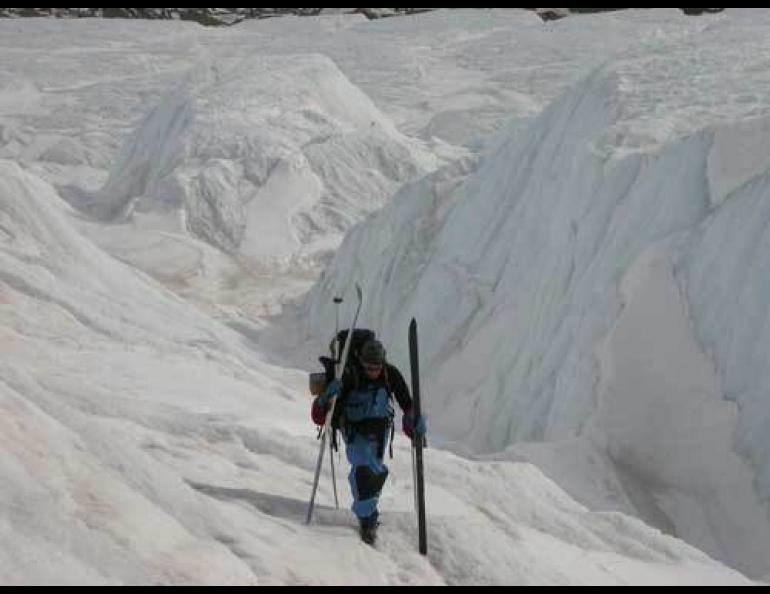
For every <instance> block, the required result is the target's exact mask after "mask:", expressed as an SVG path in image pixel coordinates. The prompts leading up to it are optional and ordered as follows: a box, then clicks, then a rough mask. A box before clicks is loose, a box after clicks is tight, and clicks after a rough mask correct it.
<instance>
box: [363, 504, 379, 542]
mask: <svg viewBox="0 0 770 594" xmlns="http://www.w3.org/2000/svg"><path fill="white" fill-rule="evenodd" d="M359 522H360V524H361V526H360V532H361V540H363V541H364V542H365V543H366V544H368V545H373V544H374V542H375V541H376V540H377V526H379V525H380V523H379V522H378V521H377V513H376V512H375V513H374V514H372V515H371V516H369V517H368V518H360V519H359Z"/></svg>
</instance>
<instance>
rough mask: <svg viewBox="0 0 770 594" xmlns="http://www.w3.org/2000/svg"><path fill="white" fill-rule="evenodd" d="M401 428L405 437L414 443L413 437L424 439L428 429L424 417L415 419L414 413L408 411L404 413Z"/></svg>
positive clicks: (410, 410)
mask: <svg viewBox="0 0 770 594" xmlns="http://www.w3.org/2000/svg"><path fill="white" fill-rule="evenodd" d="M402 427H403V429H404V433H406V436H407V437H408V438H409V439H411V440H413V441H414V438H415V436H417V437H424V436H425V434H426V433H427V432H428V427H427V425H426V423H425V417H423V416H419V417H417V418H416V419H415V416H414V412H413V411H412V409H409V410H408V411H406V412H405V413H404V419H403V422H402Z"/></svg>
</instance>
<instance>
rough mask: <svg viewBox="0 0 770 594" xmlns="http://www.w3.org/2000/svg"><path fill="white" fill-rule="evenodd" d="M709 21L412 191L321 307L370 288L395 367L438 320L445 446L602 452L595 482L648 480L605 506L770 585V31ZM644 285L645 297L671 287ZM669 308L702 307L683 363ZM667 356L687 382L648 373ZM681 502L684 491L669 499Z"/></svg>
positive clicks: (355, 247)
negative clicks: (766, 357)
mask: <svg viewBox="0 0 770 594" xmlns="http://www.w3.org/2000/svg"><path fill="white" fill-rule="evenodd" d="M622 18H623V17H621V19H622ZM573 22H574V21H573ZM698 23H699V26H698V27H697V28H686V27H685V28H683V29H681V30H680V31H679V33H678V34H675V35H666V34H664V33H663V30H661V31H660V35H658V36H657V38H655V39H654V40H651V39H648V38H643V39H641V40H640V41H638V42H637V43H636V44H632V45H630V46H628V47H626V48H625V49H623V50H622V51H620V52H618V54H617V55H615V56H613V58H612V59H611V60H608V62H607V63H606V64H605V65H603V66H601V67H599V68H596V69H594V70H592V71H591V72H589V73H587V74H586V76H585V78H584V79H583V80H582V81H580V82H578V83H577V84H575V85H574V86H573V87H572V88H570V89H569V90H567V91H566V92H564V93H563V94H562V95H561V96H560V97H559V98H557V99H556V100H555V101H554V102H553V103H551V104H550V105H549V106H548V107H547V108H546V109H545V110H543V112H542V113H541V114H540V115H539V116H537V117H536V118H535V119H534V120H533V121H532V122H531V123H530V124H529V125H527V126H523V127H522V126H519V125H514V126H512V127H511V128H510V129H509V131H508V133H507V134H499V135H498V138H497V144H492V145H489V150H488V151H487V152H486V154H485V155H484V157H483V158H482V159H481V160H480V162H479V164H478V165H466V166H454V167H453V168H448V169H445V170H442V171H439V172H438V173H436V174H435V175H433V176H430V177H428V178H426V179H425V180H421V181H420V182H418V183H417V184H414V185H411V186H409V187H408V188H406V189H404V190H403V191H402V192H401V193H400V194H399V195H398V196H397V197H396V198H395V199H394V200H393V201H392V203H391V204H389V205H388V207H386V208H385V209H384V210H383V211H381V212H380V213H377V214H376V215H374V216H372V217H370V218H369V219H367V221H365V223H364V224H362V225H360V226H359V227H357V228H356V229H354V230H353V232H352V233H351V234H350V235H349V236H348V237H347V238H346V242H345V244H344V245H343V247H342V248H341V250H340V252H339V253H338V254H337V256H336V257H335V260H334V261H333V262H332V264H331V266H330V269H329V270H328V272H327V275H326V276H325V277H324V278H323V279H322V281H321V282H320V283H319V284H318V286H317V287H316V288H315V289H314V292H313V293H312V294H311V296H310V298H309V299H308V302H307V310H306V311H307V312H308V316H309V319H310V327H311V328H312V330H311V332H315V333H319V334H321V333H322V332H323V328H324V324H325V322H324V320H326V319H329V316H330V315H332V312H333V310H332V307H333V306H332V305H331V296H332V295H333V294H335V293H338V292H343V291H344V290H345V289H346V288H347V287H349V286H350V284H351V283H352V281H353V280H354V279H355V280H357V281H359V282H363V283H364V286H365V289H366V292H367V294H370V295H375V297H373V298H372V299H371V300H370V302H369V307H368V309H367V310H366V311H365V323H367V324H370V325H372V326H374V327H375V328H378V329H382V331H383V334H384V336H385V338H386V339H387V341H388V342H389V343H392V344H393V345H394V347H393V348H394V350H395V351H396V352H398V351H399V350H400V349H402V348H403V347H402V346H401V344H402V343H403V340H402V338H401V336H400V335H399V332H403V329H404V328H405V327H406V324H407V322H408V319H409V318H410V317H411V316H413V315H415V316H417V317H418V319H419V320H420V322H421V324H422V327H423V328H424V331H423V334H425V335H426V336H425V338H424V339H423V343H424V344H425V347H424V348H425V359H426V364H425V373H426V376H427V380H426V381H427V382H428V383H429V385H430V396H431V397H430V399H428V403H427V405H426V406H427V407H428V410H429V412H430V413H432V420H433V425H432V426H433V427H434V428H435V429H436V431H437V432H438V433H439V434H440V435H441V437H442V438H444V439H446V440H447V444H449V443H452V444H453V447H454V448H456V449H458V450H459V451H466V452H477V453H494V452H502V451H503V450H505V449H506V448H508V447H509V446H511V445H512V444H515V443H518V442H529V441H541V442H564V441H568V440H572V439H574V438H577V437H579V436H580V437H581V438H584V439H586V440H589V441H591V442H592V443H599V444H601V445H600V446H599V449H598V453H599V455H601V456H604V457H605V458H607V460H605V463H604V464H603V465H602V469H601V471H597V474H596V480H597V481H598V480H601V478H602V476H603V475H602V474H601V473H602V472H605V471H606V469H608V468H609V469H610V470H609V472H610V473H613V472H616V471H617V472H622V471H623V469H626V470H628V467H630V468H631V471H632V474H634V473H635V474H636V475H637V476H636V478H637V479H638V480H637V481H636V482H635V483H634V484H633V485H631V484H629V485H626V487H625V489H626V490H627V491H629V492H633V493H632V494H628V493H626V494H624V495H621V496H616V497H614V498H613V497H610V498H609V500H608V498H607V497H603V496H596V497H594V496H593V495H595V493H593V494H591V493H589V492H588V491H590V489H589V490H585V489H581V492H582V496H583V500H584V501H585V502H586V503H588V504H590V505H598V506H606V505H609V506H614V508H615V509H624V510H626V511H628V510H634V509H635V510H636V513H638V514H640V515H641V516H642V517H645V519H647V520H648V521H650V522H652V523H654V524H655V525H658V526H660V527H661V528H665V529H667V530H669V531H671V532H672V533H674V534H677V535H681V536H683V537H685V538H687V539H688V540H689V541H690V542H692V543H694V544H696V545H698V546H700V547H703V548H704V549H705V550H707V551H709V552H710V553H711V554H713V555H716V556H717V557H719V558H722V559H725V560H727V561H729V562H730V563H732V564H734V565H735V566H738V567H741V568H742V569H744V570H745V571H749V572H750V573H751V574H753V575H758V576H759V575H764V574H766V573H767V572H768V570H770V558H769V557H768V556H767V553H766V551H768V550H770V549H769V548H768V544H770V543H769V542H768V536H770V532H768V529H769V528H770V526H768V519H767V509H766V503H767V499H768V497H770V491H769V490H768V482H767V476H768V469H770V457H768V455H767V452H768V450H767V444H768V441H767V439H766V435H767V431H766V429H767V419H768V415H767V412H768V410H770V409H767V406H766V404H764V400H765V399H764V397H763V395H764V392H765V387H766V386H767V381H766V378H765V373H766V372H765V366H764V365H763V364H762V363H761V357H762V354H761V353H763V352H764V351H765V350H766V348H765V346H766V345H768V343H767V336H766V333H765V332H764V329H765V327H766V324H765V323H764V320H765V319H766V313H767V311H766V310H767V304H768V303H770V293H768V291H767V286H766V282H765V275H763V274H762V271H763V270H765V269H766V267H767V262H766V259H767V258H766V256H765V254H766V253H767V250H763V249H762V245H763V241H764V236H765V234H766V229H767V226H768V220H767V217H766V216H765V211H766V208H765V203H766V202H767V196H766V192H767V191H768V186H767V184H766V176H767V166H768V162H767V159H766V156H764V152H763V151H762V148H763V147H764V146H766V143H767V137H766V130H767V127H766V125H765V120H766V118H767V112H768V106H769V105H770V104H768V103H767V101H766V100H765V99H763V97H766V94H765V91H766V90H767V88H768V87H767V82H766V80H765V79H764V77H763V75H762V74H761V72H762V70H761V64H762V63H763V60H764V59H765V56H767V55H768V48H767V47H766V41H765V40H766V35H764V34H763V33H762V32H763V31H766V30H767V27H768V25H770V23H769V22H768V13H766V12H759V13H757V12H752V11H748V12H735V13H729V14H728V15H726V16H725V17H724V18H723V17H719V18H715V19H710V18H709V19H706V20H703V21H698ZM554 33H556V31H555V32H554ZM682 81H687V84H683V83H682ZM469 170H470V172H469ZM650 250H661V251H662V253H663V254H664V255H663V256H661V258H662V259H663V261H664V262H666V261H668V262H669V264H667V265H668V266H670V267H671V269H672V273H671V280H670V281H669V282H668V283H663V284H668V285H669V286H668V289H667V290H668V291H673V292H674V293H673V294H672V295H673V296H670V297H668V298H667V301H666V305H665V307H663V306H661V307H660V308H659V309H655V308H653V307H652V306H651V305H650V306H649V308H648V309H647V310H646V311H645V313H643V314H640V315H642V316H643V322H636V323H635V324H634V326H633V327H634V328H635V329H636V330H637V333H636V334H635V335H633V337H631V338H626V339H624V341H623V342H622V343H621V344H622V345H624V347H625V348H626V349H627V351H628V354H626V355H624V357H625V359H623V361H624V362H623V363H622V365H620V364H618V363H612V361H614V358H615V357H618V356H619V353H618V352H616V350H620V349H621V344H618V343H617V342H615V341H613V340H610V339H608V336H609V335H610V333H611V332H612V331H613V328H616V327H618V325H620V324H622V321H623V319H624V318H623V316H624V315H626V310H625V309H624V308H625V307H626V304H625V301H624V298H623V295H622V292H621V289H620V286H621V283H622V282H623V279H624V278H625V277H626V275H627V274H629V272H630V271H631V270H632V268H633V267H634V266H637V265H639V266H641V264H639V262H641V261H642V259H643V258H645V257H647V256H646V254H649V252H650ZM642 276H643V278H645V279H648V277H647V276H646V275H642ZM654 278H657V277H654ZM636 282H637V284H639V285H640V286H639V288H638V289H637V290H638V292H640V293H641V294H645V295H646V294H647V292H648V291H652V288H651V287H647V286H646V285H647V284H648V283H653V284H655V285H657V284H659V283H662V281H653V280H649V279H648V280H643V281H636ZM439 296H440V297H439ZM653 296H654V293H651V294H650V299H653ZM680 299H681V302H680ZM670 308H673V309H674V310H676V309H680V310H682V311H683V312H684V313H683V314H681V316H682V317H683V321H681V320H680V321H679V322H678V323H680V324H681V325H682V326H683V329H682V332H681V334H682V335H683V336H682V337H681V338H680V340H679V341H678V342H676V343H675V344H677V345H679V347H681V348H673V347H672V346H671V344H670V339H671V337H672V332H673V331H672V330H671V325H672V324H673V323H674V322H673V321H672V320H671V319H669V317H667V316H665V315H663V313H664V312H667V311H668V309H670ZM629 315H630V314H629ZM642 330H644V333H643V334H642V333H641V331H642ZM608 340H610V342H609V346H606V345H607V341H608ZM629 343H630V346H628V344H629ZM685 344H688V345H690V347H692V348H691V349H690V350H695V351H696V353H699V354H698V355H697V356H696V354H695V353H690V352H689V350H687V349H684V345H685ZM602 345H605V346H602ZM604 350H606V351H607V353H608V354H606V355H602V356H599V355H598V354H597V352H604ZM662 353H665V354H666V355H665V357H664V361H661V362H660V364H661V365H662V364H663V363H666V364H667V365H669V366H670V367H671V369H668V368H663V369H662V370H658V369H657V367H655V365H658V363H655V364H654V365H653V367H652V369H651V370H649V369H646V368H645V367H644V365H646V364H647V363H646V362H647V361H648V360H649V359H650V357H654V356H662V355H661V354H662ZM696 360H698V361H699V362H698V363H695V361H696ZM608 362H609V363H608ZM650 364H651V365H652V363H650ZM659 374H663V376H662V377H660V376H659ZM680 375H681V376H682V377H681V379H677V378H679V376H680ZM669 377H670V379H669V380H666V378H669ZM675 379H676V381H674V380H675ZM606 386H610V388H607V390H609V391H608V392H606V393H605V392H602V388H603V387H606ZM631 388H633V390H632V389H631ZM608 401H611V402H610V403H609V404H607V402H608ZM725 401H727V402H733V403H735V405H737V407H736V406H728V405H727V404H726V403H725ZM602 403H605V404H602ZM602 406H606V407H608V408H607V410H612V411H614V412H613V413H612V414H607V415H606V416H604V415H603V414H602V412H601V411H602V410H603V409H602ZM703 407H706V411H705V412H702V413H700V412H699V413H697V414H696V413H695V410H698V411H700V410H701V408H703ZM694 409H695V410H694ZM725 411H732V412H731V413H729V412H725ZM621 421H622V422H621ZM630 427H633V431H629V430H628V429H629V428H630ZM715 428H718V433H717V432H715ZM651 448H652V451H650V449H651ZM575 451H576V452H582V449H581V448H579V447H576V448H575ZM706 452H709V453H708V454H706ZM561 453H562V455H564V452H563V451H562V452H561ZM577 457H578V454H576V458H577ZM640 459H642V460H643V463H640V462H639V460H640ZM577 463H578V462H577V460H576V461H575V464H577ZM543 464H544V465H545V462H543ZM552 464H553V466H554V468H555V467H559V468H560V469H562V468H563V467H564V466H569V463H567V464H563V463H562V462H560V461H559V460H556V461H554V462H553V463H552ZM580 468H583V466H580ZM683 468H688V469H689V470H688V471H687V472H683V471H682V469H683ZM585 470H586V472H588V471H589V470H588V469H585ZM552 476H554V478H556V480H559V478H558V476H560V475H559V474H558V471H556V470H555V471H554V472H553V473H552ZM728 477H730V478H728ZM587 482H590V481H587ZM662 491H667V492H672V491H673V492H675V494H674V495H671V496H670V497H668V501H667V502H663V501H661V500H662V499H666V498H665V497H662V496H661V495H660V493H661V492H662ZM576 495H577V491H576ZM629 498H636V499H637V500H638V501H641V500H643V499H644V500H648V501H652V502H654V503H655V505H654V509H653V508H651V507H650V505H647V506H646V508H647V509H645V506H644V505H642V504H641V503H638V501H637V503H636V504H635V503H634V502H628V501H626V502H625V503H624V502H623V501H622V500H623V499H629ZM674 499H676V500H678V501H677V503H676V504H675V503H673V500H674ZM684 499H687V500H688V502H689V505H684V504H683V503H682V501H683V500H684Z"/></svg>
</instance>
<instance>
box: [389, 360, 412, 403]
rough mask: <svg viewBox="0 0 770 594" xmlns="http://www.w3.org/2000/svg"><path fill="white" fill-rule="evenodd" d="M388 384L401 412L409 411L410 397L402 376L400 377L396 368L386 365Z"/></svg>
mask: <svg viewBox="0 0 770 594" xmlns="http://www.w3.org/2000/svg"><path fill="white" fill-rule="evenodd" d="M388 382H389V383H390V389H391V390H392V391H393V396H394V397H395V398H396V402H398V405H399V406H400V407H401V410H402V411H404V412H407V411H409V410H411V409H412V396H411V394H410V393H409V388H408V387H407V385H406V381H405V380H404V376H403V375H401V372H400V371H399V370H398V369H397V368H396V367H394V366H393V365H390V364H388Z"/></svg>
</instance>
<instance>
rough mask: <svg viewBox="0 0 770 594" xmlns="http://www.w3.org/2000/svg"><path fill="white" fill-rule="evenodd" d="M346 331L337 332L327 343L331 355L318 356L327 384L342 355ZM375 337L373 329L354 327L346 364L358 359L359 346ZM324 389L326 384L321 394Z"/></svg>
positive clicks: (331, 378)
mask: <svg viewBox="0 0 770 594" xmlns="http://www.w3.org/2000/svg"><path fill="white" fill-rule="evenodd" d="M348 333H349V330H348V329H347V328H346V329H345V330H340V331H339V332H337V336H336V337H335V338H332V341H331V342H330V343H329V352H330V353H331V355H332V356H331V357H319V358H318V360H319V361H320V362H321V365H323V367H324V371H325V373H326V384H329V383H330V382H331V381H332V380H333V379H334V366H335V365H336V364H337V363H338V362H339V359H340V357H342V349H344V348H345V340H346V339H347V337H348ZM376 337H377V335H376V334H375V333H374V331H373V330H368V329H367V328H354V329H353V336H352V338H351V340H352V342H351V343H350V351H349V352H348V360H347V365H350V364H351V363H355V361H357V359H358V355H359V353H360V351H361V347H362V346H364V344H365V343H366V342H367V341H369V340H374V339H375V338H376ZM319 389H320V388H319ZM325 389H326V386H324V387H323V390H321V391H320V393H321V394H323V391H324V390H325Z"/></svg>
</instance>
